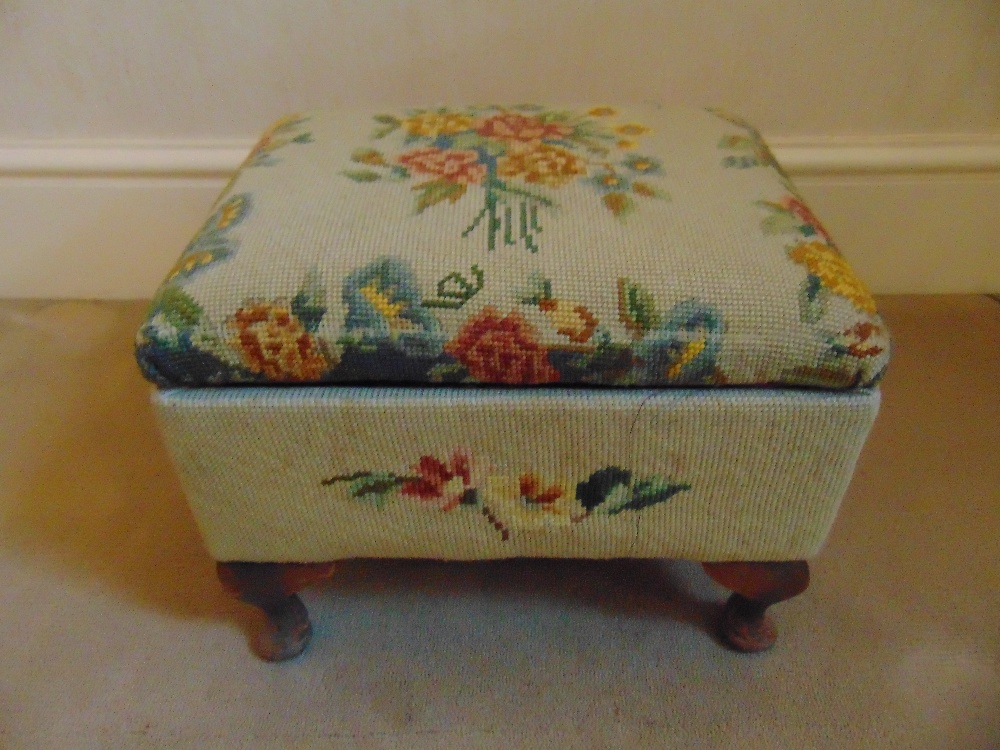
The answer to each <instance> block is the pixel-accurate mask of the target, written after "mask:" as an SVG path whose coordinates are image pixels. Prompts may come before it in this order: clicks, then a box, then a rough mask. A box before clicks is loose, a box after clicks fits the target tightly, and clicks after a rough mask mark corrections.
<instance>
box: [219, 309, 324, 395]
mask: <svg viewBox="0 0 1000 750" xmlns="http://www.w3.org/2000/svg"><path fill="white" fill-rule="evenodd" d="M227 325H228V327H229V328H230V329H231V330H233V332H234V334H235V337H234V341H233V344H234V346H235V347H236V349H237V350H238V351H239V352H240V355H241V356H242V358H243V361H244V362H245V363H246V366H247V367H248V368H249V369H250V371H251V372H253V373H255V374H258V375H259V374H263V375H265V376H266V377H267V379H268V380H270V381H274V382H303V381H313V380H318V379H319V378H320V376H321V375H322V374H323V373H324V372H326V370H327V369H328V367H329V365H328V363H327V361H326V358H325V357H324V356H323V352H322V350H321V348H320V345H319V342H318V341H317V340H316V339H315V338H314V337H313V336H312V334H310V333H309V332H308V331H307V330H306V329H305V327H304V326H303V325H302V323H301V321H299V319H298V318H296V317H295V316H294V315H293V314H292V312H291V310H290V309H289V308H288V306H287V305H284V304H275V303H269V302H260V303H255V304H251V305H250V306H248V307H242V308H240V309H239V310H237V311H236V314H235V315H234V316H233V317H232V318H230V319H229V321H228V322H227Z"/></svg>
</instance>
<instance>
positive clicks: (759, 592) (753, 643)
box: [702, 560, 809, 652]
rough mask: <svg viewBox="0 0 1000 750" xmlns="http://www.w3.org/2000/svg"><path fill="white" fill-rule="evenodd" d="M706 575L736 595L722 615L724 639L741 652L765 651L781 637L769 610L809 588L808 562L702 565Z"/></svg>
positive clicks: (733, 595)
mask: <svg viewBox="0 0 1000 750" xmlns="http://www.w3.org/2000/svg"><path fill="white" fill-rule="evenodd" d="M702 567H704V568H705V572H706V573H708V575H709V576H711V577H712V579H713V580H715V581H716V582H718V583H721V584H722V585H723V586H725V587H726V588H727V589H729V590H730V591H733V592H735V593H733V594H732V596H730V597H729V601H727V602H726V607H725V609H724V610H723V613H722V637H723V638H724V639H725V641H726V642H727V643H728V644H729V645H730V646H732V647H733V648H735V649H737V650H739V651H747V652H755V651H766V650H767V649H769V648H771V646H773V645H774V642H775V641H776V640H777V638H778V630H777V628H776V627H775V626H774V622H773V621H772V620H771V618H770V617H768V616H767V614H766V610H767V608H768V607H770V606H771V605H772V604H777V603H778V602H781V601H784V600H785V599H791V598H792V597H793V596H796V595H798V594H801V593H802V592H803V591H805V590H806V587H808V586H809V565H808V564H807V563H806V561H805V560H792V561H789V562H722V563H702Z"/></svg>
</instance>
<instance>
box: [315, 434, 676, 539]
mask: <svg viewBox="0 0 1000 750" xmlns="http://www.w3.org/2000/svg"><path fill="white" fill-rule="evenodd" d="M321 484H322V485H323V486H324V487H337V486H345V485H346V488H347V489H346V491H347V496H348V497H350V498H353V499H355V500H359V501H362V502H366V503H369V504H371V505H373V506H375V507H376V508H384V507H386V505H387V503H388V502H389V501H390V500H393V499H400V500H410V501H415V502H416V503H419V504H420V505H422V506H423V507H425V508H429V509H434V510H438V511H444V512H462V511H463V510H464V511H472V512H476V513H478V514H479V515H482V516H483V517H484V518H485V520H486V521H487V523H488V524H489V526H491V527H492V528H493V529H494V530H495V531H497V532H498V533H499V535H500V539H501V541H504V542H506V541H508V540H509V539H510V536H511V533H512V531H513V530H523V531H530V530H541V529H546V528H557V527H564V528H568V527H570V526H571V525H572V524H577V523H582V522H588V523H595V522H596V521H595V519H596V518H598V517H600V516H602V515H603V516H604V517H605V518H609V517H613V516H616V515H618V514H619V513H624V512H626V511H630V512H637V511H642V510H645V509H647V508H650V507H652V506H654V505H658V504H660V503H663V502H666V501H667V500H669V499H670V498H672V497H673V496H674V495H677V494H678V493H680V492H686V491H688V490H690V489H691V485H690V484H688V483H686V482H681V481H678V480H676V479H674V478H672V477H669V476H667V477H664V476H659V475H651V476H646V477H641V478H640V477H636V476H635V475H634V473H633V472H631V471H629V470H628V469H623V468H621V467H619V466H607V467H604V468H602V469H598V470H597V471H594V472H593V473H592V474H590V476H588V477H586V478H584V479H581V480H580V481H573V480H567V479H557V480H555V481H552V480H551V479H546V478H544V477H542V476H541V475H540V474H538V473H536V472H533V471H526V472H522V473H520V474H508V473H503V472H499V471H497V470H496V469H495V467H493V466H492V464H491V463H490V462H489V461H483V460H477V459H476V458H474V457H473V456H472V455H471V453H470V452H469V451H468V450H466V449H465V448H456V449H455V450H453V451H452V453H451V456H450V458H449V459H447V460H443V459H440V458H437V457H436V456H433V455H423V456H421V457H420V458H419V460H417V461H416V462H415V463H413V464H412V465H411V466H410V467H409V468H408V469H407V470H406V471H403V472H393V471H385V470H375V471H370V470H365V471H355V472H352V473H349V474H338V475H335V476H332V477H329V478H327V479H324V480H322V481H321Z"/></svg>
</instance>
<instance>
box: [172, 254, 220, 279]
mask: <svg viewBox="0 0 1000 750" xmlns="http://www.w3.org/2000/svg"><path fill="white" fill-rule="evenodd" d="M214 260H216V255H215V253H211V252H197V253H190V254H189V255H185V256H182V257H181V259H180V260H178V261H177V263H175V264H174V267H173V268H171V269H170V273H168V274H167V281H166V282H165V283H169V282H171V281H173V280H174V279H176V278H177V277H178V276H180V275H181V274H184V275H188V274H190V273H192V272H193V271H195V270H196V269H197V268H199V267H201V266H207V265H208V264H209V263H211V262H212V261H214Z"/></svg>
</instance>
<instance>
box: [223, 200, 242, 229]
mask: <svg viewBox="0 0 1000 750" xmlns="http://www.w3.org/2000/svg"><path fill="white" fill-rule="evenodd" d="M245 202H246V199H245V198H243V197H242V196H236V198H234V199H232V200H230V201H227V202H226V204H225V205H223V207H222V210H221V211H219V220H218V223H216V225H215V228H216V229H225V228H226V227H228V226H229V225H230V224H232V223H233V221H234V220H236V219H238V218H239V217H240V215H241V214H242V213H243V208H244V204H245Z"/></svg>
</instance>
